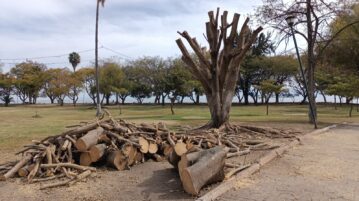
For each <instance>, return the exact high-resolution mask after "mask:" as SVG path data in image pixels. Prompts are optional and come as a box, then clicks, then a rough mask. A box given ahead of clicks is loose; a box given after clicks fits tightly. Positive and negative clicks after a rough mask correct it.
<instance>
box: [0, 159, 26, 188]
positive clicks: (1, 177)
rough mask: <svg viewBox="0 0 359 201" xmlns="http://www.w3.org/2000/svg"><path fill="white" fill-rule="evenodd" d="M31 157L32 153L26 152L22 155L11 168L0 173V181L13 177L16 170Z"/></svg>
mask: <svg viewBox="0 0 359 201" xmlns="http://www.w3.org/2000/svg"><path fill="white" fill-rule="evenodd" d="M31 159H32V155H30V154H28V155H26V156H25V157H23V158H22V159H21V160H20V161H19V162H18V163H17V164H16V165H15V166H14V167H13V168H11V169H10V170H9V171H8V172H7V173H5V174H4V175H0V181H3V180H6V179H8V178H11V177H13V176H14V175H15V174H16V172H17V171H18V170H19V169H20V168H22V167H23V166H24V165H25V164H26V163H28V162H29V161H30V160H31Z"/></svg>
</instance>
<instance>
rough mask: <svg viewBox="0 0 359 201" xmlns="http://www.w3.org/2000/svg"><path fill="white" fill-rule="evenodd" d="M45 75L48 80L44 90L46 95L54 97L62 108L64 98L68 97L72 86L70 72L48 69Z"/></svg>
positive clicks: (64, 69)
mask: <svg viewBox="0 0 359 201" xmlns="http://www.w3.org/2000/svg"><path fill="white" fill-rule="evenodd" d="M46 74H47V78H48V80H47V82H46V88H45V90H46V94H50V96H51V97H55V99H57V101H58V103H59V104H60V106H63V105H64V100H65V97H66V96H68V94H69V91H70V88H71V86H72V83H71V81H70V80H71V72H70V70H69V69H68V68H52V69H48V70H47V71H46ZM48 96H49V95H48ZM50 96H49V97H50ZM50 99H51V98H50ZM51 100H52V99H51Z"/></svg>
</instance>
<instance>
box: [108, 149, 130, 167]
mask: <svg viewBox="0 0 359 201" xmlns="http://www.w3.org/2000/svg"><path fill="white" fill-rule="evenodd" d="M107 165H108V166H110V167H113V168H116V169H117V170H124V169H125V168H126V167H127V159H126V156H125V155H124V154H123V153H122V152H121V151H118V150H117V151H110V152H109V153H108V155H107Z"/></svg>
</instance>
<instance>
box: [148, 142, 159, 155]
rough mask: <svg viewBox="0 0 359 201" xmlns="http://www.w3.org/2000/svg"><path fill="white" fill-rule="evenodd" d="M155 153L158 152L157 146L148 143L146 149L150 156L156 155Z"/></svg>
mask: <svg viewBox="0 0 359 201" xmlns="http://www.w3.org/2000/svg"><path fill="white" fill-rule="evenodd" d="M157 151H158V145H157V144H155V143H150V145H149V148H148V152H149V153H150V154H155V153H157Z"/></svg>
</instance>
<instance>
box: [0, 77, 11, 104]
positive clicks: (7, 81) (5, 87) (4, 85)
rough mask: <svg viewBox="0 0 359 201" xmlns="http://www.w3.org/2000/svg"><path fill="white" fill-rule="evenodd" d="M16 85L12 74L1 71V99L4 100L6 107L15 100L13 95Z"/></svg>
mask: <svg viewBox="0 0 359 201" xmlns="http://www.w3.org/2000/svg"><path fill="white" fill-rule="evenodd" d="M13 85H14V78H12V77H11V76H10V74H8V73H6V74H1V73H0V100H1V101H2V102H4V105H5V107H7V106H9V104H10V103H11V102H12V101H13V98H12V97H11V95H12V91H13V88H14V87H13Z"/></svg>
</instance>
